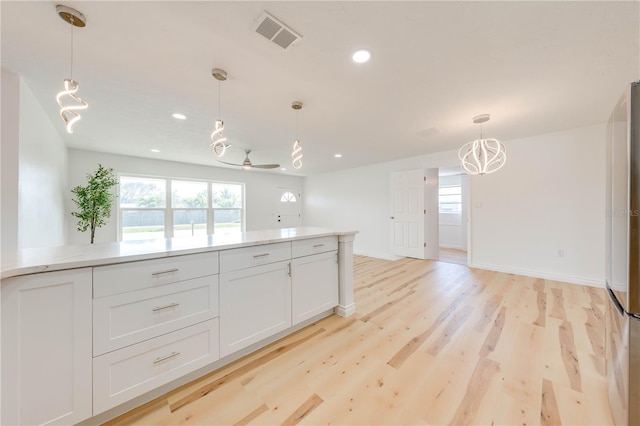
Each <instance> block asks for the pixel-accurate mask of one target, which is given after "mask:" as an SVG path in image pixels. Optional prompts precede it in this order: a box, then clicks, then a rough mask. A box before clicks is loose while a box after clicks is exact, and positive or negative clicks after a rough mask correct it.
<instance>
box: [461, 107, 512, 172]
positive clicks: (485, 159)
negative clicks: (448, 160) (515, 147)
mask: <svg viewBox="0 0 640 426" xmlns="http://www.w3.org/2000/svg"><path fill="white" fill-rule="evenodd" d="M489 118H491V116H490V115H489V114H481V115H477V116H475V117H473V122H474V123H475V124H480V139H476V140H474V141H472V142H469V143H467V144H464V145H463V146H462V147H461V148H460V150H459V151H458V158H460V161H461V163H462V169H463V170H464V171H465V172H466V173H467V174H470V175H484V174H490V173H493V172H495V171H498V170H500V168H502V166H504V163H505V162H506V161H507V152H506V150H505V148H504V145H503V144H502V142H500V141H498V140H497V139H492V138H486V139H485V138H483V137H482V123H486V122H487V121H489Z"/></svg>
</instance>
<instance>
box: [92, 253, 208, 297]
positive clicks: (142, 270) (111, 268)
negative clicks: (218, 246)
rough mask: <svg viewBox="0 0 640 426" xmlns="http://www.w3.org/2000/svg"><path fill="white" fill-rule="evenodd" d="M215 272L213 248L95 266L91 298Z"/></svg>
mask: <svg viewBox="0 0 640 426" xmlns="http://www.w3.org/2000/svg"><path fill="white" fill-rule="evenodd" d="M217 273H218V252H216V251H212V252H207V253H198V254H189V255H184V256H171V257H165V258H162V259H153V260H141V261H138V262H127V263H119V264H117V265H108V266H97V267H95V268H93V297H94V298H99V297H105V296H110V295H113V294H119V293H125V292H127V291H133V290H139V289H143V288H150V287H155V286H159V285H164V284H171V283H175V282H178V281H184V280H188V279H191V278H198V277H203V276H205V275H213V274H217Z"/></svg>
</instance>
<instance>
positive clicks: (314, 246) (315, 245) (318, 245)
mask: <svg viewBox="0 0 640 426" xmlns="http://www.w3.org/2000/svg"><path fill="white" fill-rule="evenodd" d="M318 247H324V244H314V245H313V248H318Z"/></svg>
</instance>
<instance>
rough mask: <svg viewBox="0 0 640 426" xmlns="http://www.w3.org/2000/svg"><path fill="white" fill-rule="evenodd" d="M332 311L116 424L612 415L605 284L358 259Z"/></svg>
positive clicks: (544, 419) (558, 420) (590, 419)
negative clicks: (344, 309) (350, 292)
mask: <svg viewBox="0 0 640 426" xmlns="http://www.w3.org/2000/svg"><path fill="white" fill-rule="evenodd" d="M354 266H355V268H354V275H355V300H356V306H357V313H356V314H355V315H353V316H352V317H349V318H341V317H338V316H335V315H333V316H331V317H329V318H326V319H323V320H321V321H318V322H317V323H315V324H312V325H310V326H308V327H306V328H304V329H303V330H300V331H298V332H297V333H295V334H293V335H291V336H288V337H286V338H284V339H282V340H280V341H278V342H276V343H274V344H272V345H269V346H267V347H265V348H263V349H261V350H260V351H257V352H255V353H253V354H251V355H249V356H247V357H245V358H242V359H240V360H238V361H236V362H234V363H232V364H231V365H228V366H226V367H224V368H222V369H220V370H217V371H215V372H213V373H211V374H210V375H208V376H206V377H204V378H201V379H199V380H197V381H194V382H192V383H190V384H188V385H186V386H184V387H182V388H180V389H177V390H176V391H173V392H171V393H169V394H167V395H165V396H163V397H162V398H159V399H157V400H155V401H152V402H151V403H149V404H147V405H145V406H143V407H140V408H138V409H136V410H133V411H131V412H129V413H127V414H125V415H123V416H121V417H119V418H117V419H114V420H113V421H112V422H110V423H109V424H112V425H133V424H140V425H141V424H148V425H151V424H153V425H204V424H207V425H213V424H224V425H245V424H260V425H277V424H283V425H293V424H308V425H315V424H340V425H347V424H348V425H356V424H376V425H383V424H384V425H395V424H432V425H433V424H437V425H441V424H456V425H457V424H460V425H463V424H468V425H490V424H504V425H507V424H508V425H515V424H520V425H560V424H565V425H578V424H580V425H586V424H593V425H605V424H611V423H612V419H611V417H610V413H609V406H608V403H607V393H606V383H605V376H604V373H605V360H604V356H605V351H604V310H605V301H606V294H605V292H604V290H602V289H598V288H592V287H582V286H577V285H572V284H566V283H561V282H556V281H549V280H542V279H535V278H528V277H522V276H516V275H511V274H504V273H498V272H490V271H482V270H475V269H469V268H467V267H466V266H461V265H456V264H450V263H443V262H432V261H421V260H415V259H402V260H398V261H395V262H391V261H386V260H380V259H372V258H366V257H360V256H356V258H355V265H354Z"/></svg>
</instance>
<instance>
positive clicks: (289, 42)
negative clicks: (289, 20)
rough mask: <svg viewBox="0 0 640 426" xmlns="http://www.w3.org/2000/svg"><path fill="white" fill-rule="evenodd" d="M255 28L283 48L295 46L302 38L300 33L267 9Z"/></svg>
mask: <svg viewBox="0 0 640 426" xmlns="http://www.w3.org/2000/svg"><path fill="white" fill-rule="evenodd" d="M254 30H255V32H257V33H258V34H260V35H261V36H263V37H264V38H266V39H269V40H270V41H272V42H274V43H275V44H277V45H278V46H280V47H282V48H283V49H287V48H289V47H291V46H293V45H294V44H296V42H297V41H298V40H300V39H301V38H302V36H301V35H300V34H299V33H297V32H296V31H294V30H293V29H291V28H290V27H288V26H287V25H285V24H284V23H283V22H282V21H280V20H279V19H278V18H276V17H275V16H273V15H271V14H270V13H269V12H267V11H266V10H265V11H264V12H262V14H261V15H260V16H259V17H258V19H257V20H256V23H255V25H254Z"/></svg>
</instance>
